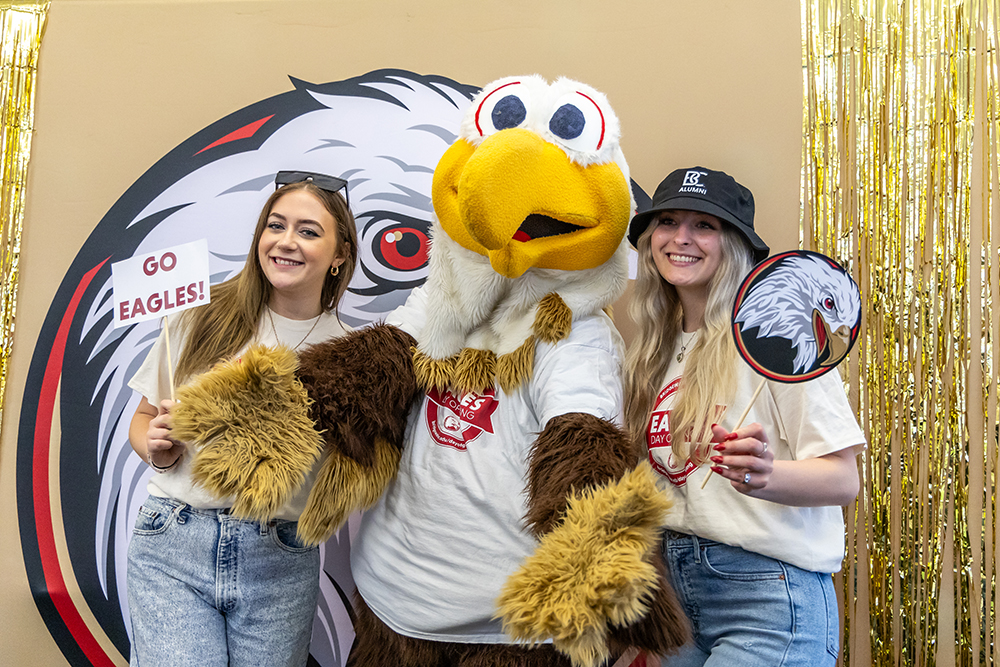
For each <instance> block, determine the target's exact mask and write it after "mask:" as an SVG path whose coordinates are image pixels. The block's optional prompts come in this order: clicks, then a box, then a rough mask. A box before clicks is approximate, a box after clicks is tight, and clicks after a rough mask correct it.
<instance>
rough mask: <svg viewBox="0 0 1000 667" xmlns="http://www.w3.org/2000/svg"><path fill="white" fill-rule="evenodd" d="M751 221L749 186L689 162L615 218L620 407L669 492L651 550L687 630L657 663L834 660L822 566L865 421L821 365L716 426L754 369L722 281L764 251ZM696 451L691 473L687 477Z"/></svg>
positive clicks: (833, 557)
mask: <svg viewBox="0 0 1000 667" xmlns="http://www.w3.org/2000/svg"><path fill="white" fill-rule="evenodd" d="M753 223H754V202H753V195H752V194H751V192H750V191H749V190H748V189H747V188H745V187H743V186H742V185H740V184H739V183H737V182H736V181H735V180H734V179H733V178H732V177H731V176H729V175H728V174H726V173H723V172H720V171H713V170H711V169H705V168H703V167H692V168H689V169H678V170H676V171H674V172H672V173H671V174H670V175H669V176H667V177H666V179H664V180H663V182H662V183H660V185H659V187H658V188H657V189H656V192H655V194H654V195H653V200H652V206H651V208H650V210H648V211H644V212H642V213H639V214H637V215H636V216H635V217H634V218H633V219H632V222H631V224H630V226H629V241H630V242H631V243H632V245H633V246H634V247H635V248H636V250H637V251H638V253H639V263H638V275H637V277H636V286H635V291H634V293H633V298H632V303H631V304H630V313H631V315H632V317H633V320H634V321H635V323H636V335H635V337H634V340H633V341H632V344H631V346H630V348H629V351H628V355H627V357H626V364H625V365H626V378H625V390H626V416H625V418H626V422H627V426H628V428H629V431H630V433H631V434H632V437H633V438H634V439H635V441H636V444H637V446H640V447H642V448H644V449H645V450H647V451H648V452H649V460H650V463H651V464H652V466H653V468H654V469H655V470H656V471H657V472H658V473H659V474H660V475H661V482H662V484H661V486H662V487H663V488H664V489H672V491H673V496H674V499H675V504H674V507H673V508H672V509H671V511H670V513H669V515H668V517H667V521H666V528H667V530H666V532H665V535H664V543H663V557H664V560H665V562H666V565H667V570H668V572H669V574H670V576H671V578H672V583H673V584H674V588H675V590H676V591H677V592H678V594H679V595H680V596H681V598H682V602H683V603H684V605H685V608H686V610H687V612H688V614H689V616H690V617H691V621H692V625H693V629H694V640H693V642H692V643H691V644H689V645H687V646H685V647H684V648H683V649H682V650H681V652H680V653H679V654H677V655H674V656H670V657H668V658H665V659H664V663H663V664H664V665H665V666H666V665H669V666H670V667H676V666H684V667H687V666H689V665H727V666H732V665H810V666H815V665H833V664H834V663H835V662H836V656H837V653H838V650H839V617H840V615H839V612H838V609H837V600H836V595H835V593H834V588H833V581H832V577H831V573H833V572H836V571H837V570H839V569H840V566H841V561H842V560H843V554H844V524H843V517H842V510H841V509H840V507H839V506H841V505H846V504H847V503H849V502H850V501H851V500H852V499H853V498H854V497H855V496H856V495H857V492H858V487H859V480H858V473H857V466H856V462H855V456H856V453H857V452H858V451H859V450H860V448H862V447H863V446H864V434H863V433H862V432H861V429H860V428H859V427H858V424H857V420H856V419H855V417H854V415H853V413H852V412H851V410H850V407H849V405H848V403H847V400H846V397H845V396H844V392H843V388H842V387H841V386H839V381H838V379H836V377H837V376H836V374H835V373H829V374H826V375H823V376H820V377H818V378H815V379H813V380H809V381H807V382H802V383H799V384H778V383H767V389H766V390H765V391H764V393H763V394H761V396H760V397H759V398H758V399H757V400H756V401H755V402H753V405H752V406H751V409H750V411H749V414H748V415H747V418H746V420H745V421H746V422H748V423H749V425H747V426H743V427H741V428H738V429H735V430H733V431H732V432H730V429H733V428H734V427H735V426H736V422H737V421H738V420H739V418H740V415H741V413H742V412H743V410H744V408H745V407H746V406H747V405H749V404H750V403H751V402H752V399H751V396H752V395H753V393H754V390H755V388H756V385H757V383H758V380H759V378H757V377H756V376H755V374H754V373H753V371H752V370H751V369H750V367H749V366H748V365H747V364H746V363H745V362H744V361H743V360H742V358H741V357H740V356H739V354H738V353H737V350H736V346H735V344H734V342H733V340H732V334H731V331H730V329H731V325H732V306H733V302H734V299H735V297H736V292H737V290H738V288H739V286H740V284H741V282H742V280H743V278H744V277H745V276H746V275H747V273H749V271H750V269H751V268H752V266H753V264H754V263H756V262H759V261H761V260H763V259H764V258H766V257H767V255H768V247H767V245H766V244H765V243H764V241H763V240H762V239H761V238H760V237H759V236H758V235H757V233H756V232H755V231H754V224H753ZM682 376H683V379H682ZM672 434H673V437H672ZM679 434H685V436H684V437H680V436H679ZM695 434H696V435H695ZM702 462H710V465H711V469H712V471H713V472H712V479H710V480H709V481H708V483H707V484H705V485H704V486H703V485H702V479H701V476H700V475H699V476H697V478H695V477H691V474H692V473H693V472H694V471H695V470H697V469H698V467H699V465H700V464H701V463H702ZM665 492H670V491H665Z"/></svg>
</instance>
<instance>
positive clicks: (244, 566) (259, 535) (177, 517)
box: [127, 496, 320, 667]
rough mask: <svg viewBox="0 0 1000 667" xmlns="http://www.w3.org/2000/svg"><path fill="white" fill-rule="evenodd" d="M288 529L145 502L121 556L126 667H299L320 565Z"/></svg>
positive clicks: (290, 525)
mask: <svg viewBox="0 0 1000 667" xmlns="http://www.w3.org/2000/svg"><path fill="white" fill-rule="evenodd" d="M296 527H297V524H296V523H295V522H293V521H272V522H270V523H266V524H260V523H254V522H251V521H243V520H240V519H237V518H235V517H233V516H231V515H230V514H229V512H228V511H227V510H199V509H195V508H193V507H191V506H190V505H186V504H184V503H181V502H178V501H176V500H171V499H167V498H157V497H155V496H150V497H149V498H148V499H147V500H146V502H145V503H144V504H143V506H142V507H141V508H140V509H139V516H138V518H137V519H136V522H135V530H134V531H133V533H132V541H131V542H130V544H129V548H128V570H127V579H128V602H129V612H130V615H131V617H132V659H131V665H132V667H139V666H141V667H194V666H198V667H216V666H218V667H226V666H227V665H229V666H232V667H239V666H243V665H247V666H249V665H254V666H256V665H262V664H267V665H269V666H270V665H286V666H292V665H294V666H295V667H301V666H303V665H305V664H306V661H307V660H308V658H309V638H310V636H311V634H312V621H313V616H314V614H315V612H316V597H317V595H318V594H319V566H320V557H319V548H318V547H306V546H302V545H301V544H300V543H299V542H298V541H297V539H296V537H295V530H296Z"/></svg>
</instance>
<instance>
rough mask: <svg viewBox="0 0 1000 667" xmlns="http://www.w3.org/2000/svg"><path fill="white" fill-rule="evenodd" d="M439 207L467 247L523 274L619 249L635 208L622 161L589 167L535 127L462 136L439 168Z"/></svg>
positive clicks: (601, 258)
mask: <svg viewBox="0 0 1000 667" xmlns="http://www.w3.org/2000/svg"><path fill="white" fill-rule="evenodd" d="M431 194H432V197H433V201H434V211H435V213H436V214H437V217H438V220H439V221H440V223H441V226H442V227H443V228H444V230H445V232H447V233H448V235H449V236H450V237H451V238H452V239H453V240H454V241H455V242H456V243H458V244H459V245H461V246H462V247H464V248H466V249H468V250H471V251H473V252H476V253H479V254H480V255H483V256H485V257H488V258H489V260H490V265H491V266H492V267H493V270H494V271H496V272H497V273H499V274H500V275H502V276H505V277H507V278H517V277H519V276H520V275H522V274H523V273H524V272H525V271H527V270H528V269H530V268H533V267H536V268H541V269H560V270H563V271H579V270H583V269H590V268H594V267H596V266H600V265H601V264H603V263H604V262H606V261H607V260H608V259H609V258H610V257H611V256H612V255H613V254H614V252H615V250H616V249H617V248H618V246H619V244H620V243H621V239H622V237H623V236H624V234H625V229H626V228H627V226H628V221H629V216H630V213H631V198H630V196H629V194H630V193H629V184H628V182H627V180H626V179H625V176H624V175H623V174H622V171H621V169H620V168H619V167H618V165H617V164H615V163H613V162H610V163H606V164H595V165H590V166H588V167H582V166H580V165H579V164H576V163H574V162H573V161H571V160H570V158H569V156H568V155H567V154H566V152H565V151H563V149H561V148H560V147H559V146H557V145H555V144H552V143H549V142H547V141H545V140H544V139H542V138H541V137H540V136H539V135H537V134H535V133H534V132H531V131H530V130H525V129H520V128H514V129H508V130H502V131H500V132H497V133H496V134H493V135H491V136H489V137H487V138H486V139H484V140H483V141H482V143H480V144H479V146H473V145H472V144H471V143H469V142H468V141H466V140H464V139H459V140H458V141H456V142H455V143H454V144H452V146H451V147H450V148H449V149H448V150H447V151H445V154H444V155H443V156H442V157H441V161H440V162H439V163H438V166H437V169H435V171H434V182H433V185H432V188H431Z"/></svg>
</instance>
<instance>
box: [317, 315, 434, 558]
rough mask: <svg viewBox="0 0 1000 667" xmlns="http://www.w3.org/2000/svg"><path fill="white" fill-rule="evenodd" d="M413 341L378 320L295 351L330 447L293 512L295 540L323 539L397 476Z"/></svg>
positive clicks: (411, 390) (410, 395)
mask: <svg viewBox="0 0 1000 667" xmlns="http://www.w3.org/2000/svg"><path fill="white" fill-rule="evenodd" d="M415 345H416V341H414V340H413V338H412V337H411V336H409V335H408V334H406V333H405V332H403V331H401V330H399V329H397V328H396V327H391V326H386V325H384V324H379V325H375V326H372V327H370V328H368V329H362V330H360V331H355V332H352V333H350V334H348V335H347V336H344V337H343V338H338V339H335V340H332V341H328V342H325V343H320V344H319V345H315V346H313V347H311V348H309V349H308V350H306V351H305V352H303V353H302V354H301V355H300V359H299V370H298V377H299V379H300V380H301V381H302V383H303V384H304V385H305V387H306V390H307V391H308V393H309V399H310V401H311V414H312V417H313V420H314V421H315V424H316V428H317V429H318V430H319V431H320V432H321V433H322V435H323V440H324V441H325V442H326V446H327V449H328V451H329V453H330V455H329V456H328V457H327V459H326V460H325V461H324V462H323V465H322V466H321V467H320V470H319V473H318V474H317V476H316V484H315V486H314V487H313V490H312V492H311V493H310V494H309V501H308V503H307V504H306V508H305V510H304V511H303V513H302V517H301V518H300V519H299V530H298V532H299V537H300V539H302V540H304V541H306V542H308V543H311V544H319V543H320V542H323V541H325V540H326V539H328V538H329V537H330V536H331V535H332V534H333V533H334V531H336V530H337V529H338V528H340V526H342V525H343V524H344V522H345V521H347V517H348V516H349V515H350V514H351V513H352V512H354V511H357V510H361V509H365V508H367V507H370V506H371V505H372V504H373V503H374V502H375V501H376V500H378V498H379V496H381V495H382V491H383V490H384V489H385V487H386V485H387V484H388V483H389V482H390V481H391V480H392V478H393V477H394V476H395V475H396V470H397V468H398V467H399V450H400V449H401V447H402V440H403V431H404V429H405V428H406V417H407V413H408V412H409V410H410V407H411V405H412V404H413V401H414V399H415V398H416V396H417V393H418V389H417V383H416V379H415V377H414V374H413V354H412V352H411V350H412V348H413V347H414V346H415Z"/></svg>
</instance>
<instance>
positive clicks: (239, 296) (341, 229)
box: [176, 181, 358, 383]
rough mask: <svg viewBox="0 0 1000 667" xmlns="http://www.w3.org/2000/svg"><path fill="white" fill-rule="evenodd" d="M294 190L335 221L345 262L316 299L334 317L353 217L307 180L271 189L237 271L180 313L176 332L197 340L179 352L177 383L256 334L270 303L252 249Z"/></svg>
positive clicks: (350, 251) (352, 253)
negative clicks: (200, 302)
mask: <svg viewBox="0 0 1000 667" xmlns="http://www.w3.org/2000/svg"><path fill="white" fill-rule="evenodd" d="M297 190H304V191H306V192H308V193H310V194H311V195H313V196H314V197H316V199H317V200H319V202H320V203H322V204H323V207H324V208H325V209H326V210H327V211H328V212H329V213H330V215H332V216H333V219H334V220H335V221H336V234H337V247H338V248H339V252H340V256H341V257H343V258H344V262H343V264H341V265H340V271H338V272H337V275H336V276H334V275H332V274H330V272H329V271H327V275H326V280H324V281H323V290H322V293H321V295H320V306H321V307H322V309H323V311H324V312H330V311H333V312H334V313H336V307H337V304H338V303H340V299H341V298H342V297H343V296H344V292H346V291H347V285H348V284H349V283H350V282H351V276H353V275H354V267H355V264H356V263H357V260H358V232H357V228H356V227H355V224H354V216H353V215H352V214H351V210H350V209H349V208H348V207H347V202H346V201H345V200H344V197H343V195H341V194H340V193H339V192H327V191H326V190H323V189H321V188H318V187H316V185H315V184H313V183H311V182H309V181H301V182H298V183H289V184H288V185H285V186H283V187H281V188H279V189H277V190H275V191H274V193H273V194H272V195H271V196H270V197H269V198H268V200H267V202H266V203H265V204H264V208H263V209H261V212H260V217H259V218H258V219H257V227H256V228H255V229H254V233H253V242H252V243H251V244H250V250H249V251H248V252H247V259H246V263H245V264H244V265H243V268H242V269H240V272H239V273H238V274H236V275H235V276H233V277H232V278H230V279H229V280H227V281H225V282H223V283H220V284H218V285H214V286H212V299H211V301H210V302H209V303H208V304H207V305H204V306H201V307H200V308H192V309H191V310H186V311H184V312H183V313H181V316H180V318H179V327H180V328H181V329H183V330H184V332H185V337H186V340H187V341H188V343H192V342H193V341H197V344H196V345H194V344H186V345H184V349H183V350H182V351H181V354H180V358H179V359H178V360H177V372H176V376H177V382H178V383H181V382H184V381H185V380H187V379H189V378H190V377H191V376H193V375H195V374H197V373H200V372H202V371H204V370H207V369H208V368H210V367H211V366H212V365H213V364H214V363H216V362H218V361H219V360H221V359H225V358H227V357H230V356H232V355H233V354H236V353H237V352H238V351H240V350H241V349H243V346H245V345H246V344H247V343H249V342H250V339H251V338H253V336H254V334H255V333H256V332H257V325H258V322H259V320H260V317H261V314H262V313H263V312H264V308H266V307H267V304H268V302H269V301H270V299H271V289H272V288H271V283H270V282H268V280H267V276H265V275H264V269H263V268H262V267H261V265H260V262H259V261H258V259H257V247H258V246H259V245H260V237H261V236H263V234H264V229H265V228H266V227H267V218H268V216H270V215H271V209H273V208H274V205H275V203H276V202H277V201H278V200H279V199H281V198H282V197H283V196H285V195H286V194H288V193H290V192H295V191H297ZM338 317H339V316H338Z"/></svg>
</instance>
